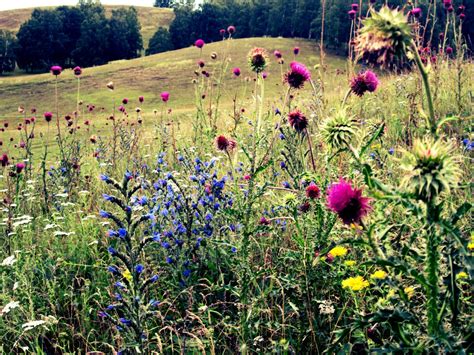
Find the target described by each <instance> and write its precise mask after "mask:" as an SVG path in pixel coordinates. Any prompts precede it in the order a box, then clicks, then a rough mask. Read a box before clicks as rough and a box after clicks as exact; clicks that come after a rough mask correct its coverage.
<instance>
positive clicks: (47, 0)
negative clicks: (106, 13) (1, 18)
mask: <svg viewBox="0 0 474 355" xmlns="http://www.w3.org/2000/svg"><path fill="white" fill-rule="evenodd" d="M101 2H102V4H105V5H136V6H152V5H153V3H154V1H153V0H102V1H101ZM76 4H77V0H14V1H12V0H0V11H1V10H11V9H19V8H25V7H35V6H55V5H76Z"/></svg>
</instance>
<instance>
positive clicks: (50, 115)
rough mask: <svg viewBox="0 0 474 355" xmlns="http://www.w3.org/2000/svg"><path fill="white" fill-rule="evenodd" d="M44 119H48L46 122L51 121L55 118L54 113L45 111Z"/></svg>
mask: <svg viewBox="0 0 474 355" xmlns="http://www.w3.org/2000/svg"><path fill="white" fill-rule="evenodd" d="M44 119H45V120H46V122H51V120H52V119H53V113H52V112H45V113H44Z"/></svg>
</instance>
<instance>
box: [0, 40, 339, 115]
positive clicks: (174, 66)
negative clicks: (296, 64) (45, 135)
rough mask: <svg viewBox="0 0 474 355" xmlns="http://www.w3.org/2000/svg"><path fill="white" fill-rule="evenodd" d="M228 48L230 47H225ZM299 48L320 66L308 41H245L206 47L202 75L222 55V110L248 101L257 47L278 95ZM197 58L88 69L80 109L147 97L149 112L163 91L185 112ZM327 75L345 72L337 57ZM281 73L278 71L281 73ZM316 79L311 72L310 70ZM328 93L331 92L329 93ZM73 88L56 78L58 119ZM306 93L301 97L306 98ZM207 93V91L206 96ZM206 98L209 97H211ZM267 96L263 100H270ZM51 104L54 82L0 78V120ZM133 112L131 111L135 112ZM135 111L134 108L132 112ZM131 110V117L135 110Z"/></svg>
mask: <svg viewBox="0 0 474 355" xmlns="http://www.w3.org/2000/svg"><path fill="white" fill-rule="evenodd" d="M228 43H229V44H228ZM296 45H297V46H299V47H300V48H301V54H300V56H299V60H301V61H302V62H304V63H306V64H307V65H308V66H309V67H313V66H314V65H317V64H318V63H319V56H318V52H317V47H316V44H315V43H314V42H311V41H306V40H293V39H282V38H249V39H238V40H232V41H230V42H216V43H212V44H209V45H206V46H205V47H204V48H203V51H202V59H203V60H204V61H205V63H206V66H205V68H204V69H206V70H207V71H208V72H210V73H211V76H212V75H213V74H214V72H215V75H216V76H217V72H219V68H220V66H221V65H222V61H221V59H222V57H223V53H225V52H226V51H227V52H228V53H229V57H230V61H229V63H228V64H227V65H228V68H227V69H226V75H225V76H224V80H225V81H226V84H227V85H226V86H225V87H226V91H225V92H224V93H223V99H222V102H223V104H224V105H225V104H230V103H231V102H232V98H233V95H234V94H235V92H236V91H239V89H240V90H241V91H242V92H243V88H244V86H248V87H250V89H249V90H246V95H247V97H248V98H249V99H250V97H251V95H252V90H251V89H252V84H245V77H246V76H250V70H249V69H248V65H247V53H248V52H249V50H250V49H251V48H253V47H255V46H261V47H264V48H266V49H267V50H268V53H269V55H270V62H271V64H270V66H269V67H268V73H269V76H268V79H267V84H266V86H267V88H266V90H267V92H270V93H272V94H276V93H277V92H278V93H279V92H280V91H281V90H280V89H281V80H280V77H281V70H284V71H286V70H287V67H288V64H289V62H290V61H291V60H293V54H292V48H293V47H294V46H296ZM275 49H279V50H281V51H282V52H283V54H284V55H285V59H286V63H285V64H284V65H283V66H282V67H281V66H280V65H279V64H278V63H277V61H276V60H275V58H274V57H273V55H272V54H271V53H273V51H274V50H275ZM213 52H216V53H218V57H217V59H216V60H212V59H211V58H210V56H211V53H213ZM200 58H201V54H200V51H199V50H198V49H197V48H194V47H189V48H184V49H180V50H176V51H170V52H167V53H161V54H157V55H153V56H149V57H142V58H138V59H134V60H129V61H125V60H124V61H116V62H112V63H109V64H107V65H103V66H98V67H93V68H86V69H85V70H84V73H83V76H82V79H81V99H82V100H83V101H84V104H93V105H95V106H96V107H98V108H101V107H104V108H105V109H106V110H107V112H110V109H111V106H112V101H113V97H112V96H115V101H116V102H120V101H121V100H122V98H124V97H127V98H129V99H130V104H129V106H130V105H137V104H138V102H137V98H138V96H140V95H143V96H145V98H146V101H145V103H144V104H143V105H142V109H144V110H145V113H146V112H151V111H152V110H153V109H154V108H155V107H157V105H159V103H160V97H159V96H160V93H161V91H164V90H166V91H169V92H170V93H171V100H170V102H169V104H170V107H172V108H175V107H179V109H180V110H183V111H187V110H189V109H190V108H192V107H193V105H194V91H193V85H192V80H193V79H194V78H196V75H195V73H194V69H193V68H195V69H196V70H197V69H198V66H197V65H196V64H195V63H197V61H198V60H199V59H200ZM327 63H328V65H329V66H328V70H327V72H328V75H335V74H336V72H337V71H338V69H339V70H340V69H343V68H344V65H345V62H344V60H343V59H340V58H337V57H330V56H328V57H327ZM233 67H240V68H241V69H242V75H241V77H240V78H234V77H233V76H232V74H231V69H232V68H233ZM280 67H281V68H280ZM313 72H314V73H316V71H315V70H313ZM109 81H113V82H114V83H115V91H114V93H113V95H112V94H111V92H110V91H109V90H108V89H107V88H106V84H107V83H108V82H109ZM331 83H332V84H331V85H333V89H335V90H338V88H339V87H341V86H344V87H345V85H346V83H347V81H346V77H345V76H344V75H338V76H337V80H331ZM328 89H331V88H328ZM76 90H77V82H76V79H75V77H74V75H73V74H72V71H71V70H67V71H65V72H64V73H63V74H62V75H61V76H60V78H59V92H60V106H61V113H62V114H63V115H64V114H67V113H68V112H71V111H73V110H74V109H75V105H76ZM309 90H310V88H309V87H308V88H305V90H304V91H308V92H309ZM210 91H211V90H210ZM210 94H212V93H211V92H210ZM270 96H271V95H267V97H270ZM53 104H54V77H53V76H52V75H51V74H39V75H24V76H19V77H4V78H0V118H4V117H11V118H12V119H13V118H14V117H17V116H18V114H17V112H16V111H17V108H18V106H20V105H21V106H23V107H25V108H27V109H29V108H30V107H36V108H37V109H38V112H44V111H52V110H53ZM134 107H135V106H134ZM134 107H133V108H134ZM133 108H132V107H129V111H130V110H131V109H133Z"/></svg>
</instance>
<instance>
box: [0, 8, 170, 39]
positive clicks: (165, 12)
mask: <svg viewBox="0 0 474 355" xmlns="http://www.w3.org/2000/svg"><path fill="white" fill-rule="evenodd" d="M104 7H105V10H106V13H107V14H108V15H110V14H111V13H112V10H114V9H118V8H120V7H128V6H120V5H104ZM48 8H52V7H41V9H48ZM135 8H136V9H137V12H138V19H139V20H140V24H141V25H142V29H141V32H142V37H143V45H144V47H147V46H148V41H149V40H150V38H151V37H152V36H153V34H154V33H155V31H156V29H157V28H158V27H160V26H161V27H168V26H169V25H170V23H171V21H172V20H173V17H174V14H173V11H172V10H171V9H162V8H157V7H145V6H135ZM32 11H33V9H32V8H27V9H16V10H7V11H0V29H6V30H10V31H13V32H17V31H18V29H19V28H20V26H21V24H22V23H23V22H25V21H26V20H28V19H29V18H30V16H31V12H32Z"/></svg>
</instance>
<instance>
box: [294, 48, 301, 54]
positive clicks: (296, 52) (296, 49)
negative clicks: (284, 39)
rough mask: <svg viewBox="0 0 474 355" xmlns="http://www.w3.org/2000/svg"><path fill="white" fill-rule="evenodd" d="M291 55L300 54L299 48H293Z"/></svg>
mask: <svg viewBox="0 0 474 355" xmlns="http://www.w3.org/2000/svg"><path fill="white" fill-rule="evenodd" d="M293 54H294V55H298V54H300V47H295V48H293Z"/></svg>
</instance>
